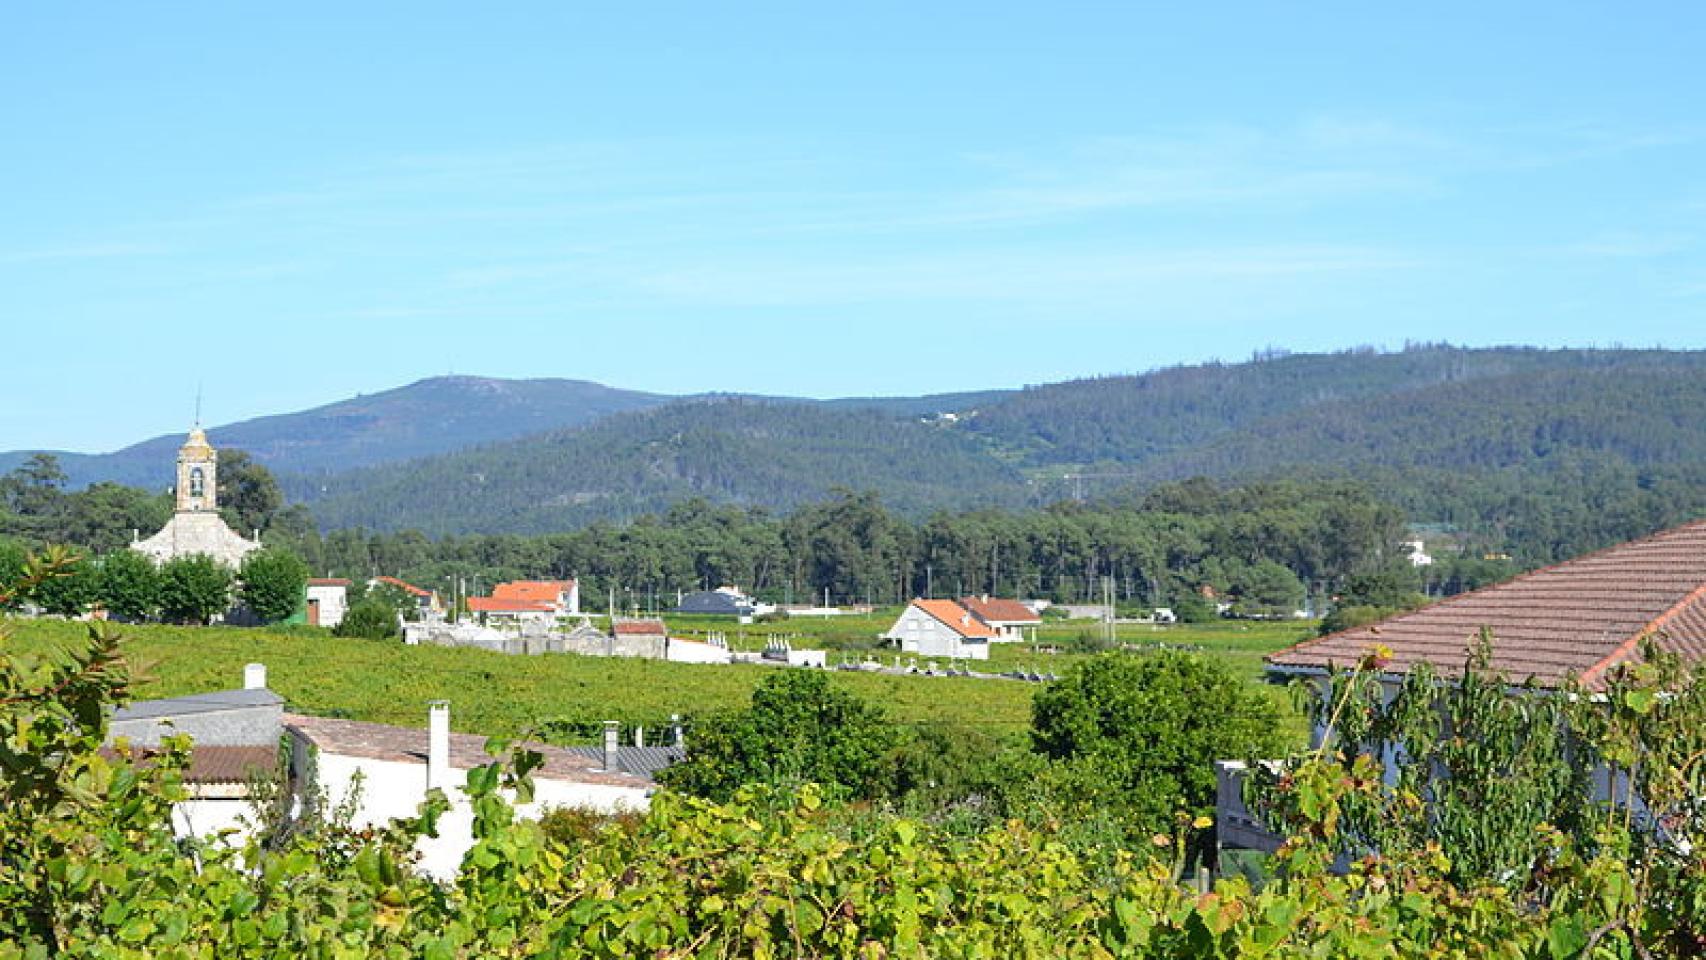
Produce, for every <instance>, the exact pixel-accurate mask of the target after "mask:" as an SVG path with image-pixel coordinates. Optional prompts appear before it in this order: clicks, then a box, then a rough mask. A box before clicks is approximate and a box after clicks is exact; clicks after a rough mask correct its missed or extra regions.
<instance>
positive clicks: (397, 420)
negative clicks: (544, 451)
mask: <svg viewBox="0 0 1706 960" xmlns="http://www.w3.org/2000/svg"><path fill="white" fill-rule="evenodd" d="M670 399H671V398H670V397H665V396H660V395H657V394H651V393H640V392H637V391H633V390H618V389H615V388H613V387H606V386H603V385H601V384H597V383H590V382H587V381H585V380H499V379H493V378H490V377H465V376H463V377H432V378H430V379H426V380H421V381H418V382H415V383H411V384H409V385H408V386H405V387H398V388H396V389H394V390H386V391H384V392H382V393H374V394H367V395H364V396H358V397H355V398H353V399H350V400H340V401H338V402H337V403H330V404H327V405H325V406H322V407H315V408H313V409H311V410H303V411H300V412H298V413H285V414H278V415H276V416H269V417H259V418H256V419H254V420H244V421H241V422H239V423H232V424H226V425H224V426H218V427H213V428H211V429H209V430H208V438H209V439H210V440H212V442H213V444H214V445H215V446H217V447H220V448H227V447H229V448H235V449H240V450H247V451H248V452H249V454H250V455H251V456H253V457H254V458H255V459H256V460H258V461H260V462H261V463H263V464H266V465H267V466H268V467H269V468H271V469H272V470H274V471H275V472H277V473H280V474H302V475H315V474H324V473H328V472H336V471H343V470H348V469H351V468H356V467H367V466H372V465H374V464H380V463H389V462H393V461H398V460H408V459H411V458H415V457H423V456H428V455H431V454H435V453H444V452H448V451H451V450H458V449H461V448H463V447H467V446H471V445H473V444H478V443H487V442H490V441H494V440H505V439H509V438H511V437H518V436H523V435H526V434H530V433H538V432H540V431H543V430H553V429H561V428H564V427H573V426H578V425H580V424H584V423H589V422H591V421H593V420H596V419H598V418H599V417H603V416H607V415H609V414H612V413H620V412H623V411H626V410H637V409H643V408H645V407H650V406H655V405H657V404H660V403H664V402H666V401H668V400H670ZM187 429H188V425H187V424H186V431H187ZM182 443H183V434H182V433H174V434H167V435H165V436H160V437H155V438H153V439H151V440H144V441H142V442H141V443H137V444H134V445H132V446H129V447H125V448H124V449H122V450H118V451H114V452H113V453H105V454H79V453H59V454H57V455H58V456H59V458H60V464H61V466H63V467H64V468H65V471H66V473H67V474H68V475H69V476H70V478H71V483H72V485H73V486H82V485H84V484H88V483H93V482H96V481H100V480H111V481H115V482H118V483H124V484H129V485H132V486H141V487H149V488H158V487H163V486H166V485H167V484H169V483H171V478H172V462H173V458H174V457H175V456H176V455H177V449H178V446H179V445H180V444H182ZM30 452H31V451H15V452H11V453H3V454H0V472H3V471H6V470H10V469H12V468H13V467H14V466H16V465H17V464H18V463H20V462H22V461H23V460H24V459H25V458H26V457H28V456H29V454H30Z"/></svg>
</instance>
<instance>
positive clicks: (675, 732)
mask: <svg viewBox="0 0 1706 960" xmlns="http://www.w3.org/2000/svg"><path fill="white" fill-rule="evenodd" d="M669 729H670V739H671V740H673V741H675V746H676V747H678V748H679V747H681V746H682V745H683V739H682V736H681V714H679V713H672V714H670V715H669Z"/></svg>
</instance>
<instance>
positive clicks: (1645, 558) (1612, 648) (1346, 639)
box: [1267, 520, 1706, 687]
mask: <svg viewBox="0 0 1706 960" xmlns="http://www.w3.org/2000/svg"><path fill="white" fill-rule="evenodd" d="M1482 627H1487V628H1490V629H1491V630H1492V632H1493V659H1492V664H1491V666H1492V669H1494V670H1495V671H1497V672H1499V673H1502V674H1504V675H1505V677H1506V678H1508V679H1510V680H1512V681H1522V680H1526V679H1528V678H1529V677H1533V678H1535V679H1536V680H1537V681H1538V682H1540V683H1542V684H1545V685H1548V686H1556V685H1558V684H1560V683H1562V682H1563V680H1564V679H1565V678H1566V677H1567V676H1569V675H1571V674H1575V675H1576V676H1578V677H1579V678H1580V679H1581V681H1582V682H1583V683H1584V684H1586V685H1588V686H1590V687H1597V686H1601V685H1603V683H1604V680H1605V675H1606V673H1607V671H1609V670H1610V669H1612V668H1613V667H1615V666H1617V665H1618V664H1621V663H1628V662H1632V661H1635V660H1638V659H1639V658H1640V648H1641V644H1642V640H1643V639H1645V638H1647V637H1649V636H1651V637H1653V638H1654V639H1655V640H1656V641H1657V642H1658V644H1659V646H1660V647H1662V648H1664V649H1667V650H1670V651H1672V652H1674V653H1676V654H1678V655H1679V656H1682V657H1683V658H1685V659H1689V660H1697V659H1703V658H1706V520H1702V521H1696V522H1694V523H1690V524H1686V525H1684V526H1681V527H1677V528H1675V529H1672V530H1666V531H1663V532H1661V533H1656V534H1653V535H1652V536H1650V537H1643V538H1642V539H1639V540H1633V541H1631V542H1629V543H1625V544H1621V545H1619V546H1615V547H1611V548H1609V549H1606V550H1601V551H1599V552H1598V553H1591V554H1588V555H1587V556H1585V557H1580V558H1578V559H1575V560H1570V561H1567V562H1565V563H1560V564H1557V565H1556V566H1551V567H1546V568H1544V569H1541V570H1536V571H1534V572H1533V573H1528V574H1524V575H1522V576H1519V577H1516V578H1515V579H1512V580H1508V581H1506V582H1504V583H1501V584H1498V585H1496V586H1492V587H1487V588H1485V589H1482V590H1476V591H1474V592H1472V593H1466V594H1462V595H1460V596H1456V597H1451V598H1449V599H1446V600H1442V601H1440V602H1438V603H1435V604H1433V605H1431V606H1427V607H1423V608H1422V609H1420V610H1415V611H1412V612H1410V613H1404V614H1399V615H1398V616H1395V617H1391V618H1389V619H1387V620H1384V621H1382V622H1380V623H1378V624H1373V625H1371V626H1366V627H1357V628H1354V629H1351V630H1344V631H1341V632H1339V633H1335V634H1331V635H1329V636H1326V637H1321V638H1319V639H1316V640H1308V641H1305V642H1303V643H1300V644H1298V645H1296V646H1294V647H1291V648H1289V649H1286V650H1282V651H1280V652H1278V653H1275V654H1272V655H1270V656H1269V657H1268V658H1267V659H1268V662H1269V663H1270V664H1271V665H1272V666H1274V667H1276V668H1280V669H1282V670H1285V669H1303V670H1317V669H1322V668H1325V667H1327V666H1328V665H1336V666H1341V667H1348V666H1351V665H1353V664H1355V663H1356V662H1357V660H1359V659H1360V658H1361V657H1362V656H1363V654H1364V653H1365V652H1367V651H1368V650H1369V649H1370V648H1372V647H1374V646H1375V645H1377V644H1380V645H1384V646H1386V647H1388V648H1389V649H1391V651H1392V660H1391V662H1390V664H1389V665H1388V666H1387V668H1386V669H1387V671H1388V672H1390V673H1404V672H1406V671H1407V670H1408V669H1409V668H1410V667H1412V666H1414V665H1416V664H1418V663H1422V662H1424V661H1425V662H1427V663H1431V664H1432V665H1433V666H1434V667H1435V669H1437V670H1439V671H1440V672H1442V673H1447V674H1457V673H1461V672H1462V670H1463V664H1464V661H1465V659H1466V658H1467V656H1468V653H1469V650H1470V647H1471V645H1472V643H1473V641H1474V638H1475V637H1476V635H1477V634H1478V633H1479V631H1480V629H1481V628H1482Z"/></svg>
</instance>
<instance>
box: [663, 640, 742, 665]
mask: <svg viewBox="0 0 1706 960" xmlns="http://www.w3.org/2000/svg"><path fill="white" fill-rule="evenodd" d="M665 656H666V657H667V659H669V660H670V661H672V662H674V663H732V662H734V656H733V655H732V654H730V653H729V649H728V648H727V647H719V646H716V645H714V644H709V643H700V642H699V641H697V640H677V639H675V638H674V637H671V638H670V640H669V646H668V649H667V650H666V651H665Z"/></svg>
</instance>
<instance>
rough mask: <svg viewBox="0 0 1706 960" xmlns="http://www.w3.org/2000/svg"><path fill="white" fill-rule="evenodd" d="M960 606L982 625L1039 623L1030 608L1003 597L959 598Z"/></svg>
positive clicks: (1037, 617) (1040, 620)
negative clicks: (980, 621) (981, 622)
mask: <svg viewBox="0 0 1706 960" xmlns="http://www.w3.org/2000/svg"><path fill="white" fill-rule="evenodd" d="M960 606H962V607H965V608H966V609H967V610H970V611H971V612H972V615H973V616H975V617H977V618H978V619H979V620H982V621H983V622H984V623H1041V622H1042V617H1039V616H1037V615H1036V614H1035V613H1034V612H1032V610H1031V608H1030V607H1027V606H1025V605H1024V604H1022V603H1020V602H1019V601H1017V600H1009V599H1007V598H1005V597H961V598H960Z"/></svg>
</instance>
